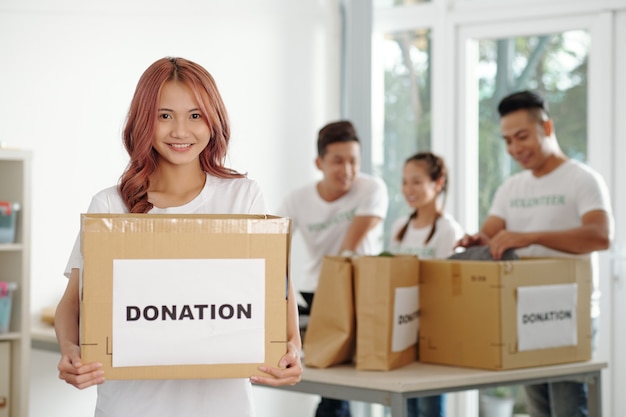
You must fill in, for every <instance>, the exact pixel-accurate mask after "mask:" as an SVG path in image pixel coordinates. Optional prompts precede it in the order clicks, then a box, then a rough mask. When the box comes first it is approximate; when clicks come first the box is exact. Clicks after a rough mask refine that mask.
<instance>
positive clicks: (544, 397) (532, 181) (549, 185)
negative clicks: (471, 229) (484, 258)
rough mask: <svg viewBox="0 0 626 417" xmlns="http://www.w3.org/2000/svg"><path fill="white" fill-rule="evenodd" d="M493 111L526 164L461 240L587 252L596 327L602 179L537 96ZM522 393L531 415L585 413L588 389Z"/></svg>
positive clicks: (569, 386)
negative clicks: (564, 139) (562, 141)
mask: <svg viewBox="0 0 626 417" xmlns="http://www.w3.org/2000/svg"><path fill="white" fill-rule="evenodd" d="M498 112H499V113H500V129H501V131H502V136H503V138H504V141H505V143H506V148H507V151H508V153H509V155H511V157H512V158H513V159H515V160H516V161H517V162H518V163H519V164H520V165H521V166H522V167H523V168H524V169H525V170H524V171H522V172H520V173H517V174H514V175H513V176H511V177H510V178H508V179H507V180H506V181H505V182H504V183H503V184H502V185H501V186H500V188H498V190H497V191H496V194H495V196H494V200H493V202H492V205H491V209H490V211H489V216H488V217H487V219H486V220H485V223H484V224H483V226H482V228H481V230H480V232H479V233H477V234H476V235H473V236H466V237H464V238H463V239H462V240H461V241H460V242H459V245H460V246H472V245H488V246H489V250H490V252H491V255H492V256H493V258H494V259H500V258H501V257H502V254H503V253H504V251H506V250H507V249H511V248H513V249H516V252H517V254H518V255H519V256H520V257H585V258H591V259H592V269H593V288H594V291H593V295H592V305H591V315H592V323H593V324H594V330H595V326H596V325H597V318H598V317H599V314H600V307H599V291H598V271H597V267H596V266H595V264H596V262H595V261H594V259H595V251H599V250H605V249H607V248H608V247H609V245H610V242H611V238H612V235H613V218H612V214H611V205H610V201H609V195H608V190H607V187H606V184H605V182H604V180H603V179H602V177H601V176H600V175H599V174H598V173H597V172H595V171H594V170H592V169H591V168H589V167H588V166H586V165H584V164H582V163H580V162H578V161H575V160H571V159H569V158H568V157H567V156H565V154H564V153H563V152H562V151H561V149H560V147H559V144H558V142H557V139H556V135H555V133H554V125H553V123H552V120H551V119H550V117H549V116H548V113H547V111H546V106H545V104H544V100H543V98H541V96H539V95H537V94H535V93H533V92H530V91H522V92H518V93H514V94H511V95H509V96H507V97H505V98H504V99H502V101H501V102H500V104H499V106H498ZM594 333H595V331H594ZM526 397H527V400H528V406H529V412H530V413H531V415H532V416H533V417H578V416H581V417H582V416H586V415H587V388H586V385H585V384H584V383H581V382H577V381H564V382H557V383H549V384H535V385H529V386H527V387H526Z"/></svg>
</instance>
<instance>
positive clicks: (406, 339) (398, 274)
mask: <svg viewBox="0 0 626 417" xmlns="http://www.w3.org/2000/svg"><path fill="white" fill-rule="evenodd" d="M352 261H353V265H354V280H355V302H356V323H357V331H356V334H357V340H356V368H357V369H359V370H380V371H388V370H391V369H395V368H399V367H401V366H404V365H408V364H409V363H411V362H414V361H415V360H417V346H416V345H417V331H418V312H419V305H418V304H419V293H418V283H419V260H418V259H417V257H416V256H408V255H401V256H392V257H388V256H363V257H359V258H354V259H353V260H352Z"/></svg>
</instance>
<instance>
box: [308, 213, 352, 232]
mask: <svg viewBox="0 0 626 417" xmlns="http://www.w3.org/2000/svg"><path fill="white" fill-rule="evenodd" d="M355 214H356V208H355V209H352V210H350V211H345V212H343V213H337V214H336V215H335V216H333V217H331V218H330V219H328V220H326V221H325V222H322V223H311V224H309V225H307V228H308V229H309V231H310V232H321V231H323V230H326V229H328V228H329V227H332V226H334V225H336V224H339V223H342V222H350V221H352V219H353V218H354V215H355Z"/></svg>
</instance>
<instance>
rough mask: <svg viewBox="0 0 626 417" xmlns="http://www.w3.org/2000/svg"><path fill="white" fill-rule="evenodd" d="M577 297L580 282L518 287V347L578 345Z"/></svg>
mask: <svg viewBox="0 0 626 417" xmlns="http://www.w3.org/2000/svg"><path fill="white" fill-rule="evenodd" d="M577 299H578V285H577V284H562V285H540V286H532V287H520V288H518V289H517V342H518V350H519V351H525V350H533V349H547V348H555V347H562V346H575V345H576V344H577V341H578V332H577V330H578V324H577V323H578V320H577V314H576V307H577V305H578V303H577Z"/></svg>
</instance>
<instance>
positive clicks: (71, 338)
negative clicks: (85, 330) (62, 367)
mask: <svg viewBox="0 0 626 417" xmlns="http://www.w3.org/2000/svg"><path fill="white" fill-rule="evenodd" d="M78 314H79V312H78V306H77V305H70V303H68V302H67V300H61V302H60V303H59V305H58V306H57V309H56V314H55V317H54V327H55V331H56V336H57V341H58V343H59V348H60V350H61V353H63V352H65V350H66V349H68V348H71V347H72V346H78V345H79V321H78Z"/></svg>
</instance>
